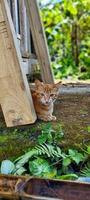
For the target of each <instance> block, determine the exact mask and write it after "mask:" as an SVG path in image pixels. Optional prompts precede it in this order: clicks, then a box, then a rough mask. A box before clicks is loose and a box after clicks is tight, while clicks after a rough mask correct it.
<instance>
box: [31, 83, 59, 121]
mask: <svg viewBox="0 0 90 200" xmlns="http://www.w3.org/2000/svg"><path fill="white" fill-rule="evenodd" d="M60 85H61V82H59V83H57V84H44V83H43V82H40V81H39V80H36V81H35V90H33V91H31V92H32V98H33V103H34V107H35V110H36V114H37V117H38V119H41V120H43V121H55V120H56V117H55V116H53V115H52V113H53V107H54V102H55V100H56V99H57V97H58V94H59V88H60Z"/></svg>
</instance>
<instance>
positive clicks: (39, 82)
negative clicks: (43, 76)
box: [35, 79, 43, 87]
mask: <svg viewBox="0 0 90 200" xmlns="http://www.w3.org/2000/svg"><path fill="white" fill-rule="evenodd" d="M42 85H43V83H42V82H41V81H39V80H38V79H36V80H35V86H36V87H40V86H42Z"/></svg>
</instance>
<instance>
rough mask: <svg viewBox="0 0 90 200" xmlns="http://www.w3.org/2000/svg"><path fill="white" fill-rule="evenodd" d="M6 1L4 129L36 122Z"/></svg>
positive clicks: (1, 9)
mask: <svg viewBox="0 0 90 200" xmlns="http://www.w3.org/2000/svg"><path fill="white" fill-rule="evenodd" d="M22 63H23V62H22V59H21V54H20V50H19V46H18V42H17V38H16V33H15V30H14V26H13V23H12V19H11V15H10V9H9V6H8V3H7V1H6V0H3V1H2V0H0V104H1V107H2V110H3V114H4V117H5V121H6V124H7V126H9V127H10V126H17V125H24V124H30V123H33V122H35V120H36V114H35V111H34V107H33V102H32V98H31V93H30V90H29V85H28V82H27V79H26V76H25V74H24V73H23V70H22V65H23V64H22Z"/></svg>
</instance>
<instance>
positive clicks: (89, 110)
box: [0, 88, 90, 160]
mask: <svg viewBox="0 0 90 200" xmlns="http://www.w3.org/2000/svg"><path fill="white" fill-rule="evenodd" d="M72 90H73V91H74V88H72ZM67 91H69V92H63V91H62V92H61V93H60V96H59V98H58V100H57V101H56V103H55V108H54V114H55V115H56V116H57V121H56V122H52V126H53V127H54V128H55V129H57V131H58V127H59V125H60V124H61V125H62V129H63V132H64V139H63V140H62V142H61V141H58V144H60V145H62V147H63V148H67V147H73V148H74V147H75V148H80V147H81V146H82V145H84V144H90V92H88V90H87V91H86V92H85V93H82V92H81V93H80V92H70V90H69V88H67ZM45 124H47V123H44V122H41V121H37V122H36V123H35V124H33V125H28V126H23V127H18V128H17V127H15V128H7V127H6V125H5V122H4V118H3V115H2V112H0V160H3V159H7V158H8V159H10V158H11V159H14V158H16V157H18V156H19V155H21V154H23V153H24V152H25V151H26V150H27V149H28V148H29V147H31V146H32V145H33V144H34V143H35V141H36V139H37V137H38V135H39V134H40V133H41V130H42V127H43V125H45Z"/></svg>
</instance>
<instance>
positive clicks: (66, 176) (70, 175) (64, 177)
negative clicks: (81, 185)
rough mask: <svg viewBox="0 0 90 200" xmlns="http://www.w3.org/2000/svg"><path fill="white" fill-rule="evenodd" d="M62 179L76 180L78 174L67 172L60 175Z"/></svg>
mask: <svg viewBox="0 0 90 200" xmlns="http://www.w3.org/2000/svg"><path fill="white" fill-rule="evenodd" d="M58 178H59V179H60V180H76V179H78V176H77V175H76V174H66V175H62V176H59V177H58Z"/></svg>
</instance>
